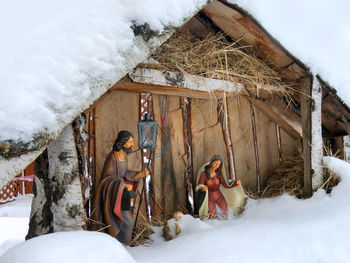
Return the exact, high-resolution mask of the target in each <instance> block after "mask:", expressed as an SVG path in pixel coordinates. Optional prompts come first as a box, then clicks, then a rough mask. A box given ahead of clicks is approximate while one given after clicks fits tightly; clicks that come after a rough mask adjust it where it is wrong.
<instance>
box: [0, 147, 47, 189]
mask: <svg viewBox="0 0 350 263" xmlns="http://www.w3.org/2000/svg"><path fill="white" fill-rule="evenodd" d="M43 151H44V149H40V150H39V151H34V152H31V153H28V154H23V155H21V156H18V157H14V158H11V159H10V160H6V159H4V158H1V157H0V188H2V187H4V186H5V185H7V184H8V183H9V182H10V181H11V180H13V179H14V178H15V176H16V175H17V174H19V173H21V172H22V171H23V170H24V169H25V168H26V167H27V166H28V165H29V164H30V163H31V162H33V161H34V160H35V159H36V158H37V157H38V156H39V155H40V154H41V153H42V152H43Z"/></svg>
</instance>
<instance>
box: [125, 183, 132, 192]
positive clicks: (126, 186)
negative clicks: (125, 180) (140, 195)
mask: <svg viewBox="0 0 350 263" xmlns="http://www.w3.org/2000/svg"><path fill="white" fill-rule="evenodd" d="M124 188H125V189H126V190H128V191H131V190H132V185H131V184H125V186H124Z"/></svg>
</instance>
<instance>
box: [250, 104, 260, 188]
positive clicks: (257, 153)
mask: <svg viewBox="0 0 350 263" xmlns="http://www.w3.org/2000/svg"><path fill="white" fill-rule="evenodd" d="M249 104H250V115H251V119H252V132H253V139H254V151H255V166H256V191H257V192H258V193H259V192H260V190H261V189H260V188H261V183H260V161H259V149H258V136H257V133H256V124H255V112H254V107H253V103H252V102H250V103H249Z"/></svg>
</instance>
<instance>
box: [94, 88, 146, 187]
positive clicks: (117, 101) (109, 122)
mask: <svg viewBox="0 0 350 263" xmlns="http://www.w3.org/2000/svg"><path fill="white" fill-rule="evenodd" d="M130 105H133V107H130ZM138 105H139V94H138V93H134V92H123V91H114V92H111V93H110V94H109V95H108V96H104V97H103V98H102V99H101V100H100V101H98V103H96V105H95V107H96V115H95V116H96V120H95V125H96V128H95V129H96V131H95V132H96V182H97V183H98V182H99V178H100V175H101V172H102V168H103V164H104V161H105V159H106V157H107V155H108V153H109V152H110V151H111V150H112V146H113V143H114V141H115V139H116V138H117V135H118V132H119V131H121V130H128V131H130V132H131V133H132V134H133V135H134V137H135V147H134V150H135V149H138V135H137V122H138V121H139V106H138ZM128 160H129V163H128V166H129V169H130V170H137V171H138V170H141V154H140V152H139V151H137V152H135V153H132V154H130V155H129V158H128Z"/></svg>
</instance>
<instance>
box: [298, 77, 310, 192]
mask: <svg viewBox="0 0 350 263" xmlns="http://www.w3.org/2000/svg"><path fill="white" fill-rule="evenodd" d="M300 101H301V105H300V106H301V123H302V127H303V154H304V197H305V198H306V197H310V196H312V180H311V143H312V141H311V138H312V134H311V132H312V130H311V80H310V78H306V79H305V80H304V81H303V84H302V93H301V94H300Z"/></svg>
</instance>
